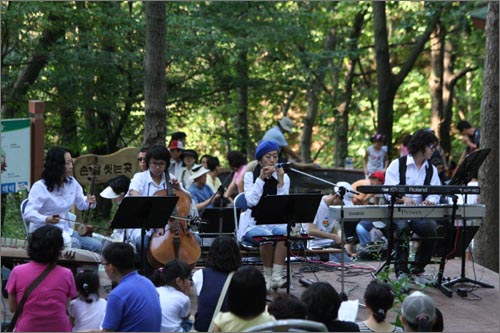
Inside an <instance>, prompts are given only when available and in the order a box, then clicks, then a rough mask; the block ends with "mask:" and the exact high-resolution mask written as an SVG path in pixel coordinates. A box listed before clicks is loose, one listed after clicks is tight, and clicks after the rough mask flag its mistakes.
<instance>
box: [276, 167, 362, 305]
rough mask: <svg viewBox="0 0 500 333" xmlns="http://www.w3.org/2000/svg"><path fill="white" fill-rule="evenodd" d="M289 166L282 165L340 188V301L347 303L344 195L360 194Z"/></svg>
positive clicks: (338, 192)
mask: <svg viewBox="0 0 500 333" xmlns="http://www.w3.org/2000/svg"><path fill="white" fill-rule="evenodd" d="M289 164H291V163H290V162H288V163H282V165H283V166H286V168H287V169H290V170H291V171H294V172H297V173H300V174H302V175H304V176H306V177H309V178H313V179H316V180H319V181H320V182H323V183H326V184H329V185H332V186H333V187H334V188H335V187H338V191H337V194H339V196H340V199H341V203H340V221H339V222H340V228H341V229H342V236H341V244H340V251H341V252H340V253H341V254H340V256H341V257H342V258H341V259H340V265H341V267H340V283H341V292H340V299H341V300H342V301H347V294H346V293H345V291H344V255H345V234H344V195H345V194H346V192H349V193H352V194H354V195H357V194H359V193H358V192H356V191H352V190H348V189H346V188H345V187H344V186H340V187H339V186H338V185H337V184H335V183H332V182H329V181H327V180H324V179H322V178H319V177H316V176H313V175H310V174H308V173H305V172H302V171H300V170H297V169H294V168H292V167H290V166H289Z"/></svg>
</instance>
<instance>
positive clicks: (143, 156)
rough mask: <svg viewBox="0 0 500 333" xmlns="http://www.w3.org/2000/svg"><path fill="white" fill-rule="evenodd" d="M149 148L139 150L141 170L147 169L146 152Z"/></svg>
mask: <svg viewBox="0 0 500 333" xmlns="http://www.w3.org/2000/svg"><path fill="white" fill-rule="evenodd" d="M147 151H148V150H147V148H145V147H143V148H141V149H140V150H139V154H137V163H138V164H139V172H142V171H145V170H146V169H147V168H148V166H147V164H146V152H147Z"/></svg>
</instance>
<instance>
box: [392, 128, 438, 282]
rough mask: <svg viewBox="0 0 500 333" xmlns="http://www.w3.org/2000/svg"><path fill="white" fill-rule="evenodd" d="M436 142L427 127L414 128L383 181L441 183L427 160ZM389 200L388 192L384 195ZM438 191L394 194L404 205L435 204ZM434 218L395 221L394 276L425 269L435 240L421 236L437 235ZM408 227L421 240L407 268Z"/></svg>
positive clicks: (416, 273) (421, 271) (436, 172)
mask: <svg viewBox="0 0 500 333" xmlns="http://www.w3.org/2000/svg"><path fill="white" fill-rule="evenodd" d="M437 143H438V139H437V137H436V136H435V135H434V134H433V133H432V132H429V131H425V130H418V131H416V132H415V133H414V134H413V136H412V138H411V140H410V143H409V147H408V148H409V155H407V156H403V157H400V158H398V159H395V160H394V161H392V162H391V164H390V165H389V167H388V168H387V171H386V174H385V183H384V185H414V186H420V185H434V186H440V185H442V184H441V180H440V179H439V174H438V171H437V169H436V167H435V166H434V165H432V164H431V163H430V162H429V161H428V160H429V159H430V157H431V156H432V153H433V152H434V149H435V147H436V145H437ZM386 198H387V200H388V201H390V200H391V196H390V195H386ZM439 199H440V196H439V195H427V196H425V195H421V194H404V196H402V197H399V198H396V200H395V203H396V204H403V205H408V206H411V205H420V204H423V205H436V204H438V203H439ZM436 226H437V225H436V221H434V220H429V219H412V220H396V221H394V228H395V230H394V248H395V263H394V269H395V272H396V276H398V277H399V276H400V275H401V274H407V273H409V272H411V273H412V274H414V275H421V274H422V273H424V272H425V266H426V265H427V264H428V263H429V262H430V260H431V257H432V254H433V252H434V240H433V239H425V238H424V237H436V235H437V233H436ZM410 230H413V231H414V232H415V233H416V234H417V235H418V236H419V237H422V238H424V239H422V240H421V243H420V246H419V248H418V250H417V252H416V254H415V261H414V262H413V263H412V264H411V267H410V271H408V253H409V242H408V241H409V236H410Z"/></svg>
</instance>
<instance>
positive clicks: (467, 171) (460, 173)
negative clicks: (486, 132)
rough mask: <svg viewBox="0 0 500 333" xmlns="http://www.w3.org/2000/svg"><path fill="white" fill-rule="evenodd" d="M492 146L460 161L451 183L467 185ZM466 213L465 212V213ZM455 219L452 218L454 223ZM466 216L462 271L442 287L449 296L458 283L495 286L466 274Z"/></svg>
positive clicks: (464, 221) (485, 286)
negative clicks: (470, 277)
mask: <svg viewBox="0 0 500 333" xmlns="http://www.w3.org/2000/svg"><path fill="white" fill-rule="evenodd" d="M490 150H491V149H490V148H484V149H479V150H476V151H474V152H472V153H470V154H468V155H467V156H466V157H465V159H464V160H463V161H462V163H460V165H459V166H458V169H457V171H456V172H455V175H453V177H452V178H451V180H450V183H449V184H450V185H464V186H466V185H467V184H468V183H469V182H470V181H471V180H472V178H474V177H475V176H476V175H477V173H478V171H479V168H480V167H481V164H483V162H484V160H485V159H486V157H487V156H488V154H489V152H490ZM463 203H464V205H465V204H466V203H467V194H465V196H464V202H463ZM456 206H457V205H456V198H454V205H453V213H452V216H453V217H454V216H455V210H456V208H457V207H456ZM464 215H465V214H464ZM453 222H454V220H452V223H453ZM466 226H467V222H466V217H465V216H464V217H463V219H462V270H461V273H460V277H458V278H456V279H453V280H451V281H448V282H445V283H442V284H441V285H440V287H441V288H442V291H443V292H444V293H446V294H447V295H448V296H450V295H451V294H452V290H451V289H450V288H449V287H450V286H453V285H455V284H457V283H472V284H474V285H478V286H481V287H484V288H494V286H492V285H489V284H487V283H484V282H481V281H476V280H472V279H469V278H467V277H466V276H465V250H466V247H467V243H466V242H467V241H466Z"/></svg>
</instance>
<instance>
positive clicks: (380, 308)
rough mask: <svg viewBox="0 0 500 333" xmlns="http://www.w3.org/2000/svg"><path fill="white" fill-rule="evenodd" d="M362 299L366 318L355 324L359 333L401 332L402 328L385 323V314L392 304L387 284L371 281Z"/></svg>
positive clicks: (390, 290) (389, 288)
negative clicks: (366, 314)
mask: <svg viewBox="0 0 500 333" xmlns="http://www.w3.org/2000/svg"><path fill="white" fill-rule="evenodd" d="M364 299H365V304H366V309H367V310H368V318H367V319H366V320H364V321H360V322H357V324H358V326H359V331H360V332H403V328H401V327H399V326H396V325H393V324H391V323H389V322H388V321H387V313H388V312H389V310H390V309H391V308H392V307H393V304H394V292H393V290H392V288H391V286H390V285H389V284H388V283H387V282H382V281H379V280H372V281H371V282H370V283H369V284H368V286H367V287H366V290H365V295H364Z"/></svg>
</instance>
